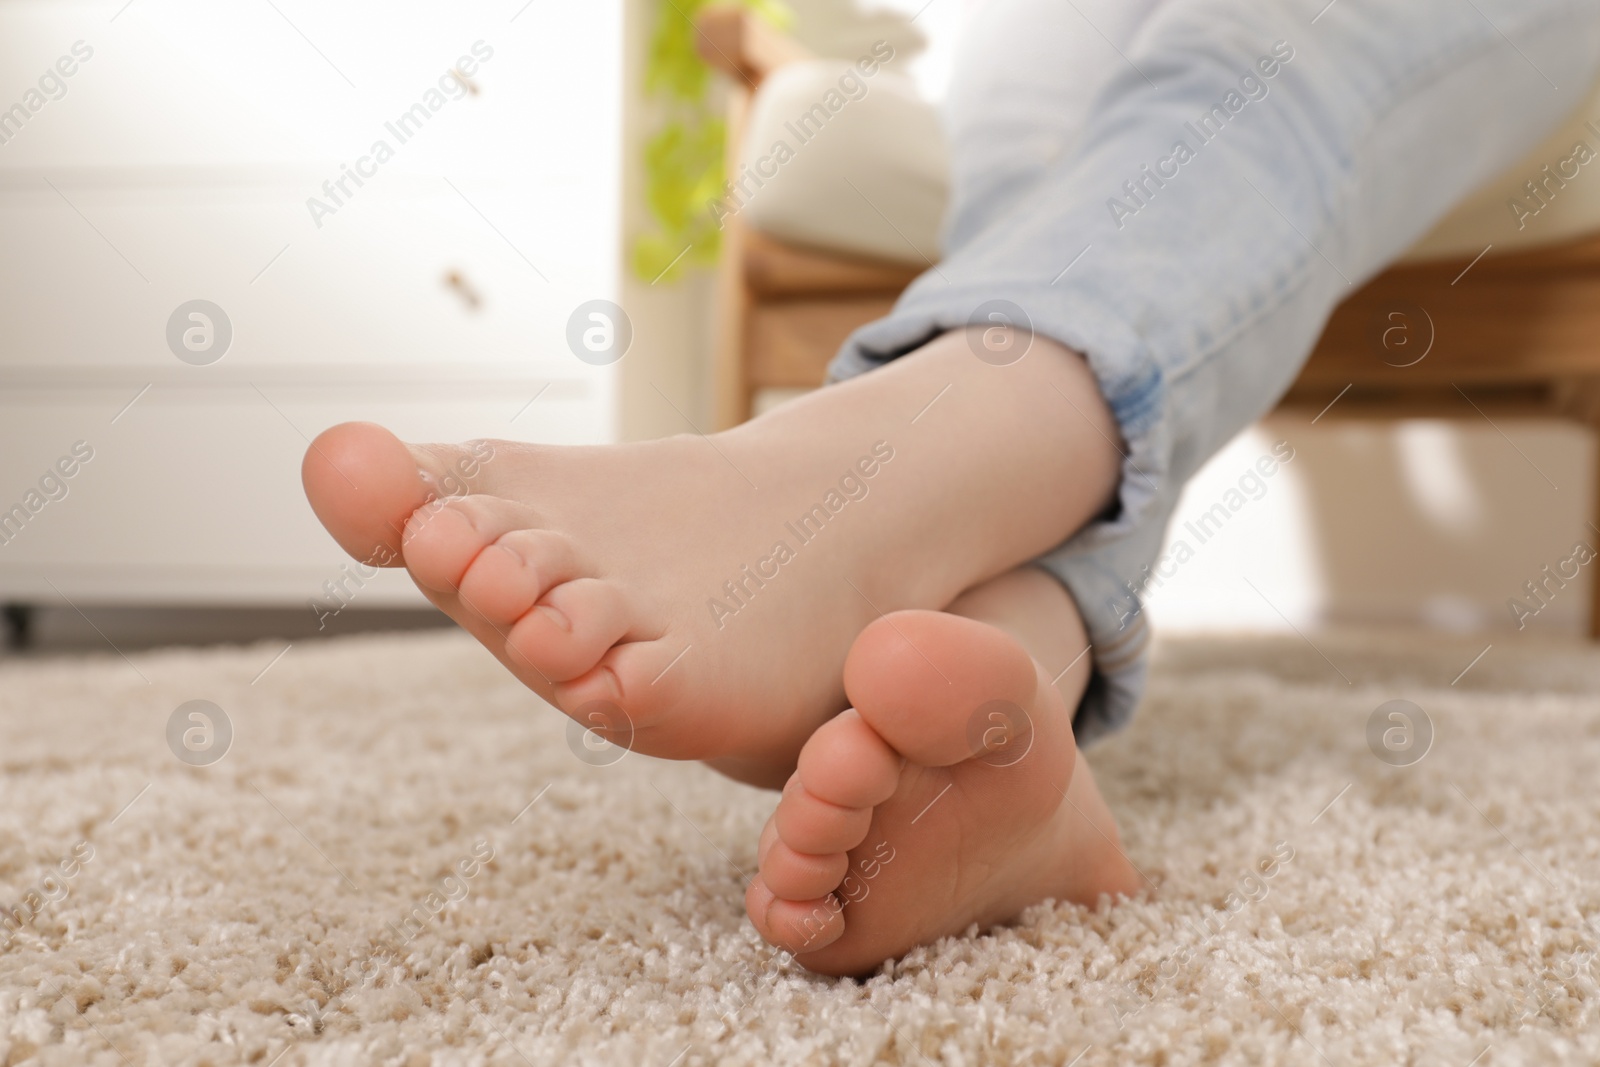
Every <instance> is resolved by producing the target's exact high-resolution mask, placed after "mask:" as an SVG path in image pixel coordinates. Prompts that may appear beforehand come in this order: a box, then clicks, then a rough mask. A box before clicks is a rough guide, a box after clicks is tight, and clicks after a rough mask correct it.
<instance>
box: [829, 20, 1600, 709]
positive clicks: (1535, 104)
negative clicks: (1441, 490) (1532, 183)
mask: <svg viewBox="0 0 1600 1067" xmlns="http://www.w3.org/2000/svg"><path fill="white" fill-rule="evenodd" d="M1127 58H1128V64H1127V67H1126V69H1124V70H1123V71H1122V72H1120V73H1118V74H1116V75H1115V76H1113V77H1112V79H1111V80H1110V81H1109V82H1108V83H1107V84H1106V86H1105V87H1104V89H1103V90H1102V92H1101V94H1100V95H1099V97H1098V98H1097V99H1096V100H1095V101H1094V103H1093V105H1092V106H1091V108H1090V111H1089V116H1088V119H1087V122H1086V124H1085V126H1084V128H1083V131H1082V133H1081V135H1080V136H1078V137H1076V138H1075V139H1074V140H1073V142H1072V146H1071V148H1070V149H1069V150H1068V151H1067V152H1065V153H1064V154H1063V155H1062V156H1061V158H1060V159H1058V160H1057V161H1055V163H1053V164H1052V165H1051V166H1050V167H1048V168H1047V170H1046V172H1045V174H1044V175H1043V177H1042V178H1041V179H1040V180H1039V181H1037V182H1035V183H1033V185H1032V186H1031V188H1030V189H1029V190H1028V191H1027V192H1026V193H1024V194H1022V195H1019V196H1016V197H1014V198H1013V199H1012V201H1011V202H1010V203H1008V204H1006V205H1004V206H1003V210H999V211H995V212H993V213H992V220H993V221H992V222H990V223H989V224H988V225H987V226H986V227H985V228H984V229H983V230H982V232H981V233H978V234H975V235H973V236H972V238H971V239H970V240H967V241H965V242H963V243H961V244H959V245H958V246H956V247H954V248H952V249H951V250H950V252H949V255H948V258H947V259H946V260H945V262H943V263H941V264H940V266H939V268H938V270H937V272H929V273H928V274H925V275H923V276H922V277H921V278H919V279H918V280H917V281H916V282H915V283H914V284H913V285H912V286H911V287H910V288H909V289H908V290H907V291H906V292H905V294H904V295H903V296H902V297H901V299H900V301H899V303H898V304H897V305H896V307H895V310H894V311H893V312H892V313H891V314H890V315H889V316H888V317H886V318H884V319H882V320H879V321H877V322H875V323H872V324H870V325H868V326H866V327H863V328H862V329H861V330H859V331H857V332H856V333H855V334H854V335H853V336H852V337H851V338H850V339H849V340H848V341H847V342H846V343H845V345H844V347H843V349H842V351H841V352H840V353H839V355H838V356H837V357H836V359H835V361H834V363H833V366H832V370H831V377H832V378H834V379H836V380H837V379H840V378H845V377H849V376H851V375H854V374H859V373H862V372H864V371H867V370H870V369H872V368H873V367H876V366H879V365H881V364H882V363H884V362H885V361H887V360H890V359H894V358H895V357H897V356H899V355H902V354H904V353H906V352H909V351H911V350H913V349H915V348H918V347H920V346H921V345H923V344H925V343H927V342H928V341H929V340H931V339H932V338H934V337H936V336H938V335H939V334H940V333H943V332H945V331H948V330H952V329H958V328H961V327H963V326H965V325H966V324H967V323H968V321H969V318H970V317H971V316H972V315H973V313H974V311H975V310H977V308H978V307H979V305H980V304H982V303H984V302H985V301H989V300H992V299H1003V300H1008V301H1010V302H1012V303H1013V304H1014V305H1016V306H1017V307H1018V308H1020V314H1021V316H1022V318H1023V319H1025V322H1026V324H1027V325H1031V327H1032V329H1033V330H1034V331H1035V332H1037V333H1040V334H1043V335H1045V336H1048V337H1051V338H1054V339H1055V340H1057V341H1059V342H1061V343H1063V344H1065V345H1067V346H1068V347H1071V348H1073V349H1076V350H1077V351H1079V352H1082V353H1083V354H1084V355H1085V357H1086V358H1087V360H1088V362H1089V366H1090V367H1091V369H1092V370H1093V372H1094V374H1095V376H1096V379H1097V380H1098V382H1099V385H1100V388H1101V391H1102V393H1103V394H1104V396H1105V399H1106V401H1107V403H1108V404H1109V406H1110V408H1111V411H1112V413H1113V414H1114V415H1115V417H1116V418H1117V420H1118V424H1119V425H1120V427H1121V430H1122V435H1123V440H1124V442H1125V446H1126V447H1125V452H1126V458H1125V461H1124V464H1123V475H1122V480H1121V485H1120V487H1119V490H1118V499H1117V504H1116V506H1115V508H1114V509H1113V510H1112V512H1111V513H1109V514H1108V515H1107V516H1106V517H1105V518H1103V519H1101V520H1099V521H1096V522H1094V523H1092V524H1091V525H1089V526H1088V527H1086V528H1085V529H1083V530H1081V531H1079V532H1078V533H1077V534H1076V535H1074V536H1073V537H1072V538H1070V539H1069V540H1068V541H1067V542H1066V543H1065V544H1063V545H1062V546H1061V547H1060V548H1058V549H1057V550H1055V551H1053V552H1052V553H1050V554H1049V555H1047V556H1046V557H1045V558H1044V559H1042V560H1041V561H1040V562H1041V564H1042V565H1043V566H1045V567H1046V568H1047V569H1048V570H1049V571H1050V572H1051V573H1053V574H1055V575H1056V576H1057V577H1058V578H1059V579H1060V580H1061V581H1062V582H1063V583H1064V584H1065V585H1066V586H1067V588H1068V589H1069V590H1070V591H1071V593H1072V594H1073V596H1074V598H1075V600H1076V602H1077V604H1078V607H1079V610H1080V611H1081V612H1082V613H1083V615H1084V619H1085V622H1086V623H1087V624H1088V628H1089V634H1090V640H1091V642H1092V643H1093V646H1094V659H1095V666H1096V673H1095V678H1094V680H1093V681H1092V682H1091V685H1090V690H1089V694H1088V696H1087V697H1086V699H1085V702H1084V704H1083V706H1082V707H1081V708H1080V709H1079V712H1078V719H1077V728H1078V732H1079V738H1080V740H1084V741H1087V740H1090V739H1092V738H1094V737H1095V736H1097V735H1099V734H1101V733H1104V732H1105V731H1107V730H1110V729H1113V728H1116V727H1118V726H1120V725H1122V724H1123V723H1124V722H1125V721H1126V719H1127V718H1128V716H1129V715H1130V714H1131V712H1132V710H1133V708H1134V706H1135V704H1136V703H1137V700H1138V697H1139V695H1140V692H1141V691H1142V688H1143V682H1144V676H1145V662H1146V658H1145V648H1146V645H1147V637H1148V631H1147V628H1146V625H1145V622H1144V615H1143V613H1142V611H1141V604H1140V601H1139V596H1138V591H1137V586H1136V584H1135V583H1136V582H1137V581H1138V580H1139V576H1140V573H1141V571H1142V570H1143V568H1144V567H1146V566H1147V565H1149V564H1150V563H1151V562H1152V561H1153V560H1154V558H1155V556H1156V554H1157V552H1158V551H1159V549H1160V545H1161V541H1162V537H1163V533H1164V530H1165V527H1166V524H1167V521H1168V519H1169V518H1170V517H1171V513H1172V509H1173V506H1174V504H1175V502H1176V499H1177V495H1178V492H1179V490H1180V489H1181V488H1182V487H1183V484H1184V482H1185V481H1186V480H1187V479H1188V478H1189V477H1190V476H1191V475H1193V474H1194V472H1195V471H1196V470H1197V469H1198V468H1199V467H1200V465H1201V464H1202V463H1204V462H1205V460H1206V459H1207V458H1208V457H1210V456H1211V455H1212V454H1213V453H1215V452H1216V450H1217V449H1218V448H1220V447H1221V446H1222V445H1223V444H1224V443H1226V442H1227V441H1228V440H1229V438H1231V437H1232V436H1233V435H1235V434H1236V433H1237V432H1239V431H1240V430H1241V429H1243V428H1244V427H1245V426H1247V425H1249V424H1250V423H1251V422H1252V421H1254V420H1255V419H1257V418H1259V417H1260V416H1261V415H1262V414H1264V413H1265V412H1267V411H1268V410H1270V409H1271V407H1272V406H1273V404H1274V403H1275V402H1276V401H1277V399H1278V398H1279V397H1280V396H1282V395H1283V393H1284V391H1285V390H1286V389H1287V388H1288V386H1289V385H1290V384H1291V383H1292V381H1293V380H1294V377H1295V375H1296V374H1297V373H1298V371H1299V369H1300V366H1301V364H1302V363H1303V361H1304V359H1305V357H1306V355H1307V354H1308V353H1309V352H1310V350H1311V348H1312V346H1313V345H1314V344H1315V342H1316V339H1317V337H1318V335H1319V334H1320V332H1321V330H1322V327H1323V325H1324V323H1325V322H1326V320H1327V317H1328V315H1329V314H1330V312H1331V311H1332V309H1333V308H1334V307H1335V306H1336V305H1337V303H1338V302H1339V301H1340V300H1342V299H1343V298H1344V297H1345V296H1346V295H1348V294H1349V293H1351V292H1353V291H1354V289H1355V288H1356V287H1357V286H1358V285H1360V284H1361V283H1362V282H1363V281H1365V280H1366V279H1368V278H1370V277H1371V276H1372V275H1374V274H1376V273H1378V272H1379V271H1381V270H1382V269H1383V267H1384V266H1385V265H1387V264H1388V263H1390V262H1392V261H1393V260H1395V259H1396V258H1397V257H1399V256H1400V255H1401V254H1403V253H1404V252H1405V250H1406V249H1407V248H1408V247H1410V246H1411V245H1412V244H1413V243H1415V241H1416V240H1417V239H1418V238H1419V237H1420V236H1421V235H1422V234H1423V233H1425V232H1426V231H1427V230H1428V229H1429V228H1430V227H1432V226H1433V224H1434V223H1436V222H1437V221H1438V220H1439V219H1440V218H1441V217H1442V216H1443V215H1444V214H1445V213H1447V212H1448V210H1449V209H1450V208H1451V207H1452V206H1453V205H1454V204H1455V203H1456V202H1457V201H1459V200H1460V199H1461V198H1462V197H1463V196H1464V195H1466V194H1467V193H1469V192H1471V191H1472V190H1473V189H1474V188H1475V187H1477V186H1478V185H1480V184H1482V183H1483V182H1485V181H1487V180H1488V179H1489V178H1491V177H1493V176H1495V174H1496V173H1497V172H1499V171H1500V170H1502V169H1504V168H1505V167H1506V166H1508V165H1510V164H1511V163H1514V162H1515V161H1516V160H1517V159H1518V158H1519V157H1520V156H1521V155H1523V154H1524V153H1526V152H1527V151H1529V150H1530V149H1531V148H1532V147H1533V146H1534V145H1535V144H1536V143H1537V142H1538V141H1539V140H1540V139H1541V138H1543V137H1544V136H1545V135H1546V134H1547V133H1548V132H1549V131H1550V130H1551V129H1553V128H1554V127H1555V126H1556V124H1557V123H1558V122H1559V121H1560V120H1561V119H1562V118H1564V117H1565V116H1566V115H1567V114H1568V113H1569V112H1570V111H1571V110H1572V108H1574V107H1575V106H1577V104H1578V103H1579V102H1580V101H1582V100H1583V99H1584V98H1585V97H1586V96H1587V94H1588V91H1589V90H1590V88H1591V87H1592V85H1593V81H1594V78H1595V76H1596V70H1597V67H1600V4H1597V3H1595V0H1473V2H1471V3H1467V2H1464V0H1404V2H1403V3H1401V2H1396V0H1334V2H1333V3H1332V4H1327V3H1326V0H1168V2H1167V3H1165V4H1163V6H1161V7H1160V8H1159V9H1158V10H1157V11H1156V13H1155V14H1154V15H1153V16H1152V18H1151V19H1150V21H1149V22H1148V23H1147V24H1146V25H1145V26H1144V27H1143V29H1142V30H1141V31H1140V33H1139V34H1138V36H1137V38H1136V39H1135V41H1134V43H1133V46H1132V48H1131V49H1130V50H1129V51H1128V53H1127ZM1040 77H1041V78H1042V79H1046V80H1047V79H1048V76H1047V74H1046V73H1041V75H1040ZM1029 358H1033V357H1029ZM996 373H1004V368H996ZM1062 409H1063V410H1062V413H1061V417H1062V418H1077V417H1079V416H1078V415H1077V414H1076V413H1075V412H1074V411H1073V410H1072V409H1071V407H1070V406H1069V405H1068V404H1067V403H1066V402H1065V401H1064V402H1063V404H1062Z"/></svg>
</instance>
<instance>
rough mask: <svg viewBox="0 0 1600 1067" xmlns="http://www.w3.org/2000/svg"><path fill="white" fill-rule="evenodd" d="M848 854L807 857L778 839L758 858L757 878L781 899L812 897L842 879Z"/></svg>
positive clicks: (808, 898)
mask: <svg viewBox="0 0 1600 1067" xmlns="http://www.w3.org/2000/svg"><path fill="white" fill-rule="evenodd" d="M849 869H850V857H849V855H847V854H846V853H843V852H835V853H833V854H832V855H830V856H808V855H806V854H805V853H803V852H796V851H795V850H794V849H792V848H790V847H789V846H788V845H787V844H785V843H784V842H783V840H782V839H781V838H780V839H778V840H777V841H775V842H773V844H772V845H771V847H769V848H768V849H767V851H766V855H765V856H764V857H763V858H762V860H761V880H762V881H764V882H766V883H767V888H768V889H770V890H772V892H773V893H774V894H775V895H776V896H778V897H781V898H783V899H784V900H815V899H816V898H817V897H823V896H827V895H828V894H829V893H831V892H832V891H833V890H834V888H835V887H836V886H838V884H839V883H840V882H842V881H844V876H845V874H846V872H848V871H849Z"/></svg>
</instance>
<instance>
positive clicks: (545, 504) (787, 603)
mask: <svg viewBox="0 0 1600 1067" xmlns="http://www.w3.org/2000/svg"><path fill="white" fill-rule="evenodd" d="M935 401H936V403H935ZM913 420H915V421H913ZM1115 435H1116V429H1115V425H1114V423H1113V421H1112V419H1111V416H1110V414H1109V412H1108V411H1107V410H1106V408H1105V405H1104V403H1103V401H1102V400H1101V398H1100V396H1099V394H1098V391H1097V389H1096V387H1095V383H1094V380H1093V378H1092V376H1091V375H1090V373H1089V371H1088V369H1087V367H1086V366H1085V365H1084V363H1083V361H1082V360H1081V358H1079V357H1078V356H1077V355H1076V354H1074V353H1072V352H1070V351H1069V350H1067V349H1065V348H1062V347H1061V346H1059V345H1056V344H1054V343H1052V342H1049V341H1046V340H1045V339H1043V338H1038V339H1035V340H1034V341H1033V348H1032V351H1031V352H1030V353H1029V355H1028V356H1027V358H1025V359H1023V360H1021V361H1020V362H1018V363H1016V364H1013V365H1010V366H1007V367H995V366H991V365H988V364H986V363H984V362H983V361H981V360H979V359H977V358H976V357H975V356H974V355H973V352H972V350H971V348H970V347H969V346H968V342H967V339H966V337H965V336H964V335H962V334H948V335H946V336H945V337H943V338H940V339H938V340H936V341H934V342H933V343H931V344H929V345H928V346H926V347H925V348H923V349H921V350H920V351H919V352H917V353H914V354H912V355H909V356H906V357H904V358H902V359H900V360H897V361H895V362H894V363H893V364H890V365H889V366H887V367H885V368H884V369H882V370H879V371H875V372H874V373H872V374H868V375H864V376H862V377H860V378H857V379H854V380H852V381H850V382H846V383H843V384H841V385H837V386H833V387H830V388H828V389H825V390H822V391H820V392H819V393H816V394H814V395H812V396H810V397H807V398H805V399H803V400H801V401H799V402H796V403H793V404H790V405H786V406H785V407H783V408H780V409H778V410H777V411H775V412H773V413H771V414H769V415H767V416H765V417H763V418H761V419H757V420H755V421H754V422H751V423H748V424H746V425H744V426H741V427H739V428H737V429H735V430H732V431H729V432H726V433H721V434H716V435H714V436H712V437H708V438H699V437H690V436H685V437H679V438H671V439H667V440H663V441H655V442H648V443H641V444H628V445H616V446H608V447H584V448H565V447H553V446H540V445H529V444H523V443H517V442H506V441H492V442H491V441H483V442H475V443H473V444H470V445H461V446H445V445H422V446H408V445H406V444H403V443H402V442H401V441H400V440H399V439H398V438H396V437H395V436H394V435H392V434H390V433H389V432H388V431H387V430H384V429H382V428H381V427H377V426H373V425H370V424H359V423H352V424H346V425H343V426H336V427H334V428H333V429H331V430H328V431H327V432H325V433H323V434H322V435H321V436H319V437H318V438H317V440H316V441H315V442H314V443H313V445H312V447H311V449H310V451H308V452H307V454H306V458H305V463H304V465H303V469H302V475H303V478H304V482H305V486H306V492H307V495H308V496H309V498H310V500H311V504H312V507H313V509H314V510H315V511H316V513H317V516H318V517H319V518H320V519H321V520H322V522H323V524H324V525H325V526H327V528H328V530H329V531H330V532H331V533H332V534H333V536H334V537H335V539H336V540H338V542H339V543H340V545H342V546H343V547H344V548H345V549H346V550H347V551H348V552H350V553H351V554H352V555H354V556H355V557H357V558H358V559H363V560H367V561H370V562H375V563H379V564H383V565H388V566H399V565H404V566H405V567H406V568H407V569H408V570H409V571H410V573H411V576H412V578H413V579H414V580H415V581H416V582H417V584H418V585H419V586H420V587H421V588H422V590H423V592H424V593H426V594H427V596H428V597H429V598H430V599H431V600H432V601H433V602H434V603H435V604H437V605H438V606H439V607H440V608H441V609H442V610H444V611H445V612H446V613H447V614H449V615H450V616H451V617H452V618H453V619H455V620H456V621H457V622H458V623H460V625H461V626H462V627H464V628H465V629H467V630H468V631H469V632H471V633H472V634H473V635H474V636H475V637H476V638H477V639H478V640H480V641H482V642H483V644H484V645H485V646H487V647H488V648H489V650H490V651H491V652H493V653H494V654H495V656H497V657H498V658H499V659H500V660H501V662H502V663H504V664H505V665H506V666H507V667H508V668H509V669H510V670H511V671H512V672H513V673H515V674H516V676H517V677H518V678H519V679H521V680H522V681H523V682H524V683H525V684H527V685H528V686H529V687H530V688H532V689H534V690H535V691H536V692H538V693H539V694H540V695H541V696H543V697H545V698H546V699H548V700H550V701H551V702H553V703H554V704H556V705H557V706H558V707H560V708H561V709H562V710H563V711H565V712H566V713H567V714H569V715H571V716H573V717H574V718H575V719H577V720H578V721H579V722H582V723H583V724H584V725H586V726H590V727H592V728H594V729H595V730H596V732H597V733H600V734H601V735H602V736H605V737H607V738H608V739H610V740H613V741H616V742H618V743H620V744H625V745H627V746H629V747H632V748H635V749H637V750H639V751H641V752H644V753H647V754H650V755H655V756H662V757H667V758H675V759H700V760H706V761H708V762H710V763H711V764H712V765H713V766H714V767H716V768H717V769H719V770H722V771H724V772H726V773H728V774H731V775H733V776H734V777H738V778H740V779H742V780H745V781H749V782H753V783H756V784H761V785H770V786H773V787H777V786H779V785H781V784H782V783H783V781H784V780H785V779H786V778H787V777H788V774H789V772H790V771H791V770H792V769H793V767H794V760H795V758H796V756H797V754H798V753H799V750H800V747H801V745H802V744H804V742H805V740H806V738H807V737H809V736H810V735H811V733H812V732H813V731H814V730H815V729H816V727H817V726H819V725H820V724H821V723H823V722H824V721H826V720H827V719H828V718H829V717H831V716H832V715H834V714H837V713H838V712H839V711H840V710H841V709H842V708H843V707H844V705H845V698H844V691H843V687H842V685H841V682H840V677H841V670H842V667H843V664H844V658H845V654H846V652H847V651H848V650H849V648H850V643H851V641H853V640H854V639H855V637H856V635H857V634H858V633H860V632H861V630H862V628H863V627H865V626H866V625H867V623H868V622H870V621H871V620H872V619H874V618H876V617H877V616H878V615H880V614H881V613H883V612H888V611H894V610H897V609H903V608H912V607H921V608H942V607H944V606H945V605H946V604H948V603H950V601H951V600H953V599H954V598H955V597H957V596H958V595H959V594H960V593H961V592H962V591H963V590H965V589H967V588H968V587H970V586H972V585H974V584H976V583H978V582H980V581H982V580H984V579H985V578H988V577H990V576H993V575H996V574H1000V573H1003V572H1005V571H1007V570H1009V569H1010V568H1012V567H1014V566H1016V565H1017V564H1018V563H1021V562H1023V561H1025V560H1027V559H1031V558H1033V557H1034V556H1036V555H1038V554H1040V553H1042V552H1044V551H1046V550H1048V549H1050V548H1051V547H1053V546H1055V545H1056V544H1058V543H1059V542H1060V541H1062V540H1063V539H1064V538H1065V537H1066V536H1068V535H1069V534H1070V533H1071V532H1072V531H1074V530H1075V529H1077V528H1078V527H1079V526H1081V525H1082V524H1083V523H1084V522H1086V521H1087V520H1088V519H1089V518H1090V517H1091V516H1093V515H1094V514H1095V513H1096V512H1098V511H1099V510H1100V509H1101V508H1103V507H1104V505H1105V503H1106V501H1107V500H1108V499H1109V497H1110V494H1111V492H1112V489H1113V487H1114V485H1115V482H1116V477H1117V469H1118V459H1117V455H1116V453H1115V451H1114V449H1113V448H1112V446H1111V443H1110V442H1111V440H1112V439H1113V438H1114V437H1115Z"/></svg>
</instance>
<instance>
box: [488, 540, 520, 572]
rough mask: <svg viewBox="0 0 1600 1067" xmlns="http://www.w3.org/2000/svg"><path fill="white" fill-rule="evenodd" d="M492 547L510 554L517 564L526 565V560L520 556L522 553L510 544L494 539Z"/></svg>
mask: <svg viewBox="0 0 1600 1067" xmlns="http://www.w3.org/2000/svg"><path fill="white" fill-rule="evenodd" d="M494 547H496V548H498V549H499V550H500V551H502V552H504V553H505V554H506V555H508V556H510V557H511V558H512V559H514V560H516V561H517V564H518V566H522V567H526V566H527V565H528V561H527V560H525V559H523V558H522V553H521V552H518V551H517V550H516V549H514V548H512V547H511V546H510V545H508V544H505V543H504V542H502V541H496V542H495V543H494Z"/></svg>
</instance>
